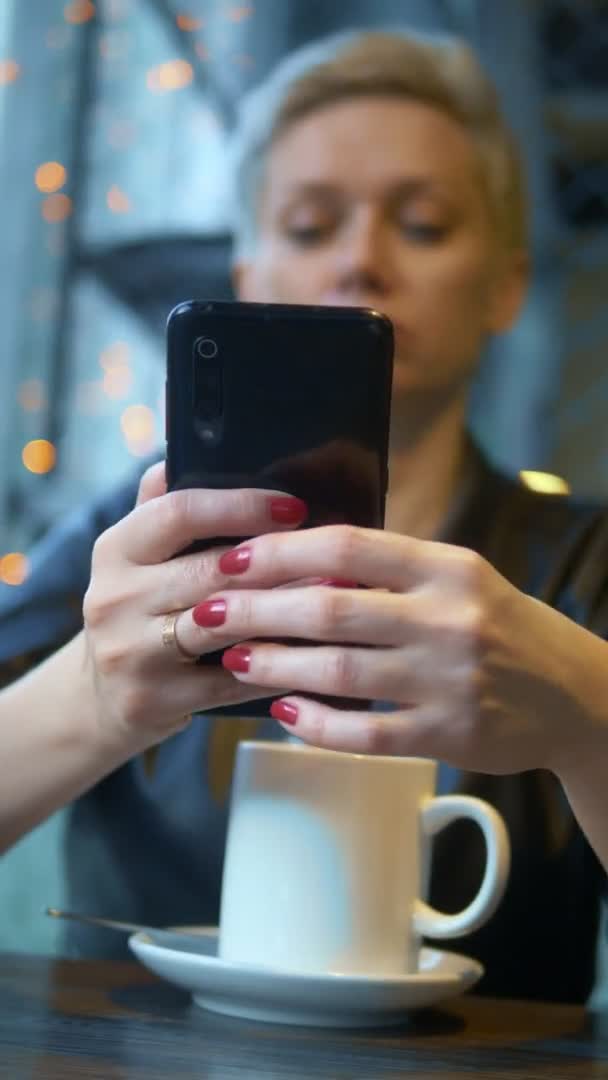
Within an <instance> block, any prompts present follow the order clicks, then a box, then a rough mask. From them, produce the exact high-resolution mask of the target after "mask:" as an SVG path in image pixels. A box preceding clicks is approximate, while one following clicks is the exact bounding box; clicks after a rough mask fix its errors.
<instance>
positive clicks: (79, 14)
mask: <svg viewBox="0 0 608 1080" xmlns="http://www.w3.org/2000/svg"><path fill="white" fill-rule="evenodd" d="M94 14H95V4H93V3H91V0H72V2H71V3H70V4H66V5H65V7H64V9H63V17H64V19H65V21H66V22H69V23H75V24H79V23H85V22H88V21H89V19H92V18H93V16H94Z"/></svg>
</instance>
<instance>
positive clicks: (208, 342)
mask: <svg viewBox="0 0 608 1080" xmlns="http://www.w3.org/2000/svg"><path fill="white" fill-rule="evenodd" d="M194 348H195V350H196V353H197V355H198V356H200V358H201V360H213V357H214V356H217V343H216V342H215V341H214V340H213V338H205V337H201V338H197V340H196V342H195V344H194Z"/></svg>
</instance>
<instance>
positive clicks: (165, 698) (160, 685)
mask: <svg viewBox="0 0 608 1080" xmlns="http://www.w3.org/2000/svg"><path fill="white" fill-rule="evenodd" d="M305 516H306V507H305V504H304V503H302V502H301V500H299V499H294V498H292V497H291V496H288V495H282V494H281V493H280V492H279V493H277V492H276V491H260V490H252V489H247V490H225V491H212V490H209V489H206V490H202V489H191V490H188V491H176V492H170V493H166V484H165V475H164V465H163V464H162V463H159V464H158V465H154V466H152V468H150V469H148V471H147V472H146V473H145V474H144V476H143V478H142V481H141V484H140V489H139V496H138V500H137V506H136V507H135V509H134V510H133V511H132V512H131V513H130V514H129V515H128V516H127V517H125V518H123V519H122V520H121V521H119V522H118V523H117V524H116V525H114V526H113V527H112V528H110V529H108V530H107V532H105V533H103V534H102V535H101V536H100V537H99V539H98V540H97V543H96V544H95V548H94V551H93V560H92V570H91V581H90V584H89V588H88V590H87V593H86V596H85V600H84V609H83V610H84V627H85V629H84V634H85V640H86V644H87V662H88V663H89V664H90V665H91V669H92V670H91V674H92V680H93V686H94V693H95V698H96V701H95V707H96V712H97V717H98V722H99V723H100V724H101V725H103V727H104V729H105V730H106V732H107V733H108V734H110V735H111V736H112V737H113V738H114V737H118V738H119V739H120V741H121V742H122V740H123V739H124V741H125V748H126V749H128V752H129V753H137V752H141V751H142V750H143V749H146V747H148V746H151V745H154V744H155V743H157V742H159V741H161V740H162V739H164V738H166V737H167V736H169V735H171V734H173V733H174V732H176V731H178V730H179V729H180V728H182V727H184V726H186V725H187V723H188V722H189V720H190V716H191V714H192V713H193V712H199V711H204V710H206V709H209V708H212V707H214V706H220V705H229V704H233V703H238V702H241V701H250V700H253V699H255V698H263V697H267V696H268V689H263V688H261V687H256V686H244V685H241V684H239V683H238V682H237V680H236V679H234V678H233V677H232V675H231V674H230V673H229V672H227V671H225V670H224V669H223V668H222V667H221V665H220V664H218V665H213V666H211V665H210V666H208V667H205V666H204V665H201V666H196V665H195V664H194V663H193V662H192V663H188V662H187V658H188V657H191V658H192V661H194V660H195V659H196V658H197V657H198V656H200V655H204V654H205V653H209V652H212V651H215V650H217V649H218V647H221V648H225V647H227V646H228V645H231V644H235V641H234V639H229V638H228V637H226V640H225V641H224V640H223V638H222V640H221V641H218V634H217V630H216V631H215V632H214V634H213V635H212V634H210V633H209V632H208V631H205V630H203V629H202V628H201V627H198V626H197V625H196V623H195V622H194V620H193V618H192V608H193V607H194V606H196V605H197V604H199V603H200V602H201V600H204V599H205V597H206V596H209V595H211V594H212V593H214V592H216V591H217V590H218V588H219V587H220V586H221V587H222V588H225V576H224V575H222V574H220V572H219V570H218V559H219V556H220V555H221V553H222V550H223V549H220V548H218V547H213V548H210V549H209V550H207V551H203V552H198V553H196V554H185V555H184V554H182V555H179V554H178V553H179V552H183V551H184V549H186V548H188V546H189V545H190V544H191V543H192V542H193V541H195V540H205V539H213V538H215V537H218V536H226V537H232V536H234V537H235V538H236V537H242V536H256V535H259V534H261V533H265V532H273V531H276V530H280V529H285V528H294V527H296V526H297V525H298V524H300V523H301V522H302V521H303V520H304V517H305ZM173 613H179V614H178V615H177V619H176V621H175V624H174V632H175V643H174V645H173V647H172V646H171V645H170V644H169V647H168V646H167V645H166V644H163V629H164V628H165V627H166V626H167V616H168V615H170V614H173ZM184 659H186V662H184Z"/></svg>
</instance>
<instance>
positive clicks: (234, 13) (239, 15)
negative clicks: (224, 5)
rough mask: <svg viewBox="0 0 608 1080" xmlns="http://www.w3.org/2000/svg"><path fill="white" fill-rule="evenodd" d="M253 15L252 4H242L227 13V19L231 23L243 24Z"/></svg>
mask: <svg viewBox="0 0 608 1080" xmlns="http://www.w3.org/2000/svg"><path fill="white" fill-rule="evenodd" d="M252 14H253V5H252V4H241V5H240V6H239V7H231V8H229V9H228V11H227V12H226V18H227V19H229V20H230V22H234V23H239V22H243V19H248V18H249V16H250V15H252Z"/></svg>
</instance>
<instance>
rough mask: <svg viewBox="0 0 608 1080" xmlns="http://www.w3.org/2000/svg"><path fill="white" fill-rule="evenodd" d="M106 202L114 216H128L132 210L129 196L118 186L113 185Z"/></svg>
mask: <svg viewBox="0 0 608 1080" xmlns="http://www.w3.org/2000/svg"><path fill="white" fill-rule="evenodd" d="M106 202H107V204H108V208H109V209H110V210H111V211H112V213H113V214H128V213H129V211H130V209H131V200H130V198H129V196H128V195H127V193H126V192H125V191H123V190H122V188H119V187H118V185H117V184H112V187H111V188H110V190H109V191H108V193H107V195H106Z"/></svg>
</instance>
